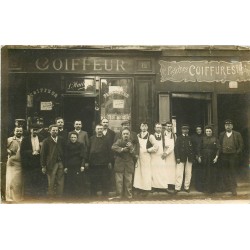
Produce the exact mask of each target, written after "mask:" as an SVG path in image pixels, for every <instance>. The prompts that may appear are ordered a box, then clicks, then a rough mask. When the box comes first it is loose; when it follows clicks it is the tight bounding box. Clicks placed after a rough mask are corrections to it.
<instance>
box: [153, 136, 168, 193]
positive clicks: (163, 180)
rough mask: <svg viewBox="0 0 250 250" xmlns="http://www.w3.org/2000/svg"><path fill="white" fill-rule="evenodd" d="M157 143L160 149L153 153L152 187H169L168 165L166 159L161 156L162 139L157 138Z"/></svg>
mask: <svg viewBox="0 0 250 250" xmlns="http://www.w3.org/2000/svg"><path fill="white" fill-rule="evenodd" d="M155 143H156V145H158V146H159V149H158V150H157V152H155V153H151V171H152V187H153V188H164V189H165V188H167V187H168V178H167V167H166V161H165V160H163V159H162V158H161V156H162V154H163V145H162V140H159V141H158V140H156V142H155Z"/></svg>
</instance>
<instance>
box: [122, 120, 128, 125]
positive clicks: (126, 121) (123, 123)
mask: <svg viewBox="0 0 250 250" xmlns="http://www.w3.org/2000/svg"><path fill="white" fill-rule="evenodd" d="M125 124H130V121H129V120H125V121H123V122H122V123H121V125H125Z"/></svg>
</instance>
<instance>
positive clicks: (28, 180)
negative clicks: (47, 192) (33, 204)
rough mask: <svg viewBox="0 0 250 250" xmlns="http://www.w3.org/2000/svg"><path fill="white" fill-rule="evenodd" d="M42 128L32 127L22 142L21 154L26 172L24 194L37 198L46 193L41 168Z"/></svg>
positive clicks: (33, 125) (35, 125)
mask: <svg viewBox="0 0 250 250" xmlns="http://www.w3.org/2000/svg"><path fill="white" fill-rule="evenodd" d="M39 129H40V126H39V125H38V124H31V125H30V134H29V135H28V136H26V137H24V139H23V140H22V142H21V146H20V154H21V161H22V166H23V170H24V192H25V193H24V194H25V195H27V196H32V197H37V196H39V195H41V194H42V192H43V191H44V190H43V189H44V184H43V183H44V178H43V177H44V176H43V175H42V173H41V167H40V149H41V142H42V139H41V137H40V136H39V135H38V131H39Z"/></svg>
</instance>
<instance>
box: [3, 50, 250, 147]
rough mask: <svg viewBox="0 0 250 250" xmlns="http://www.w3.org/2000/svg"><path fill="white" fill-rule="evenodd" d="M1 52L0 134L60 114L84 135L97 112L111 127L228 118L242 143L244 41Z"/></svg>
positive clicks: (246, 87) (248, 82)
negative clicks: (229, 44) (226, 44)
mask: <svg viewBox="0 0 250 250" xmlns="http://www.w3.org/2000/svg"><path fill="white" fill-rule="evenodd" d="M2 58H3V59H4V60H2V62H3V65H2V76H3V77H2V79H3V80H2V117H6V118H7V119H5V120H3V119H2V135H3V136H2V139H6V138H7V136H8V135H9V134H10V132H11V130H12V129H13V127H14V120H15V119H16V118H24V119H25V120H26V121H27V125H29V123H31V122H33V121H34V120H35V119H36V118H37V117H42V118H43V119H44V122H45V125H46V126H48V125H49V124H51V123H53V122H54V119H55V117H58V116H61V117H63V118H64V119H65V126H66V128H67V129H68V130H71V129H73V122H74V120H76V119H80V120H82V122H83V127H84V128H83V129H84V130H86V131H88V133H89V134H90V135H91V134H92V133H93V129H94V126H95V124H97V123H99V122H100V120H101V119H102V118H103V117H107V118H108V119H109V121H110V127H111V129H113V130H115V131H119V129H120V124H121V122H122V121H123V120H128V119H129V120H131V123H132V129H133V130H134V131H139V124H140V122H141V121H147V122H148V123H149V125H150V130H152V129H153V125H154V123H155V122H156V121H160V122H163V121H168V120H171V121H172V122H173V123H174V126H175V130H176V132H177V134H178V133H179V132H180V126H181V124H182V123H189V124H190V126H191V132H194V127H195V125H197V124H201V125H202V126H203V127H204V126H205V125H206V124H213V125H214V127H215V131H216V134H218V133H219V132H221V131H222V130H223V129H224V127H223V121H224V120H225V119H226V118H230V119H233V120H234V122H235V129H236V130H238V131H240V132H241V133H243V134H244V133H245V144H246V145H248V140H249V139H248V138H249V132H248V131H249V129H248V127H249V124H250V112H249V111H250V110H249V107H250V50H249V49H248V48H238V47H222V48H219V47H205V46H204V47H181V46H180V47H164V46H163V47H156V46H154V47H150V46H148V47H145V46H144V47H140V46H139V47H133V46H130V47H125V46H124V47H122V46H120V47H118V46H116V47H105V46H104V47H99V48H98V47H79V48H76V47H68V48H67V47H66V48H60V47H55V48H48V47H47V48H46V47H45V48H29V47H27V48H22V47H5V48H3V49H2ZM2 145H4V144H3V141H2ZM2 148H3V147H2Z"/></svg>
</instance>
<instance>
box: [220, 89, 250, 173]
mask: <svg viewBox="0 0 250 250" xmlns="http://www.w3.org/2000/svg"><path fill="white" fill-rule="evenodd" d="M217 104H218V105H217V107H218V128H219V132H222V131H224V130H225V128H224V120H225V119H231V120H233V123H234V130H236V131H238V132H240V133H241V135H242V138H243V142H244V150H243V154H242V159H241V160H242V161H241V166H243V168H245V169H247V168H248V165H249V162H250V150H249V144H250V95H249V94H220V95H218V97H217Z"/></svg>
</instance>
